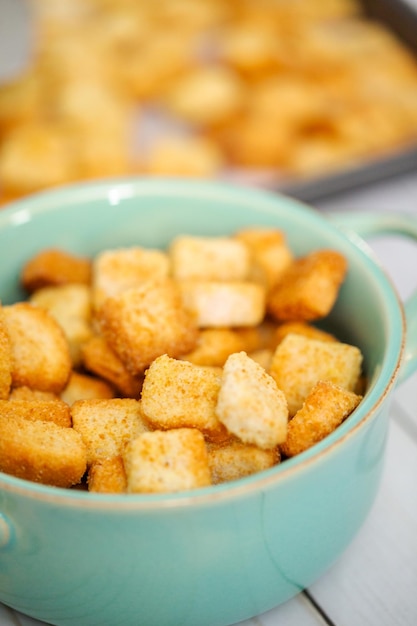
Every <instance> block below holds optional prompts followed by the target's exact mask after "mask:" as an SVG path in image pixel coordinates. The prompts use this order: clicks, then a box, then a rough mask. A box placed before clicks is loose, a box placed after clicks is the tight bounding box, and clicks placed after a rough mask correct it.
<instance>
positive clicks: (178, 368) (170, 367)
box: [142, 355, 226, 438]
mask: <svg viewBox="0 0 417 626" xmlns="http://www.w3.org/2000/svg"><path fill="white" fill-rule="evenodd" d="M220 380H221V378H220V377H219V376H218V375H217V373H216V372H213V371H211V370H209V369H207V368H203V367H200V366H198V365H193V364H192V363H188V362H186V361H179V360H177V359H172V358H170V357H169V356H167V355H162V356H160V357H158V358H157V359H155V361H154V362H153V363H152V364H151V366H150V367H149V369H148V370H147V372H146V375H145V380H144V381H143V388H142V410H143V413H144V415H145V416H146V418H147V420H148V421H149V423H150V424H151V425H152V426H153V428H157V429H160V430H168V429H170V428H181V427H183V428H184V427H187V428H198V429H199V430H201V431H202V432H203V433H204V434H205V435H206V436H207V437H209V438H210V437H212V438H219V437H223V436H224V435H225V434H226V433H225V428H224V426H223V425H222V424H221V423H220V422H219V420H218V418H217V416H216V413H215V407H216V403H217V395H218V393H219V389H220Z"/></svg>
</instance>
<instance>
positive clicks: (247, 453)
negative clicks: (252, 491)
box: [208, 441, 280, 485]
mask: <svg viewBox="0 0 417 626" xmlns="http://www.w3.org/2000/svg"><path fill="white" fill-rule="evenodd" d="M279 459H280V454H279V451H278V449H277V448H275V449H273V450H262V449H261V448H258V447H257V446H253V445H249V444H245V443H241V442H240V441H232V442H230V443H228V444H226V445H224V444H221V445H212V446H209V447H208V460H209V467H210V473H211V482H212V483H213V484H214V485H217V484H219V483H224V482H228V481H230V480H238V479H239V478H243V477H244V476H249V475H250V474H255V473H256V472H261V471H262V470H266V469H268V468H269V467H273V466H274V465H276V464H277V463H279Z"/></svg>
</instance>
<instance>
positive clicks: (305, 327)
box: [273, 322, 337, 347]
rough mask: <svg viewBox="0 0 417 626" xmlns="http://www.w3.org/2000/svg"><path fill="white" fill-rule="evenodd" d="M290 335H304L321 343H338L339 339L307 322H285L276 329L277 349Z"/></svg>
mask: <svg viewBox="0 0 417 626" xmlns="http://www.w3.org/2000/svg"><path fill="white" fill-rule="evenodd" d="M290 334H296V335H303V336H304V337H310V338H311V339H319V340H320V341H337V338H336V337H335V336H334V335H332V334H331V333H328V332H326V331H325V330H321V329H320V328H317V327H316V326H313V325H312V324H308V323H307V322H283V323H282V324H278V326H277V327H276V328H275V332H274V338H273V343H274V347H276V346H277V345H278V344H279V343H281V341H282V340H283V339H284V337H286V336H287V335H290Z"/></svg>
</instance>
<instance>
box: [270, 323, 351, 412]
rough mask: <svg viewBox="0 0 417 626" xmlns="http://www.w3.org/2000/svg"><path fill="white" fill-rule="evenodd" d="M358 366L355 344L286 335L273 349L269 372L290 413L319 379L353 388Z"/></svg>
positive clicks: (297, 406) (297, 407) (299, 404)
mask: <svg viewBox="0 0 417 626" xmlns="http://www.w3.org/2000/svg"><path fill="white" fill-rule="evenodd" d="M361 367H362V354H361V351H360V350H359V348H357V347H356V346H351V345H349V344H346V343H341V342H339V341H320V340H318V339H310V338H309V337H305V336H303V335H297V334H289V335H287V336H286V337H285V338H284V339H283V340H282V342H281V343H280V344H279V345H278V347H277V349H276V350H275V352H274V355H273V357H272V363H271V368H270V374H271V376H272V377H273V378H274V380H275V382H276V384H277V385H278V387H279V388H280V389H282V391H283V392H284V393H285V396H286V398H287V402H288V409H289V412H290V416H293V415H294V414H295V413H296V412H297V411H298V410H299V409H300V408H301V406H302V404H303V402H304V400H305V399H306V397H307V395H308V394H309V393H310V391H311V389H312V388H313V387H314V385H315V384H316V383H317V382H318V381H319V380H325V381H330V382H332V383H334V384H336V385H340V386H341V387H343V388H344V389H347V390H348V391H354V389H355V387H356V384H357V382H358V379H359V376H360V374H361Z"/></svg>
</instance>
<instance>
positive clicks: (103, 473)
mask: <svg viewBox="0 0 417 626" xmlns="http://www.w3.org/2000/svg"><path fill="white" fill-rule="evenodd" d="M87 486H88V491H94V492H96V493H125V492H126V489H127V477H126V472H125V467H124V463H123V459H122V457H121V456H114V457H110V458H108V459H100V461H95V462H94V463H93V464H92V465H91V467H90V469H89V470H88V476H87Z"/></svg>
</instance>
